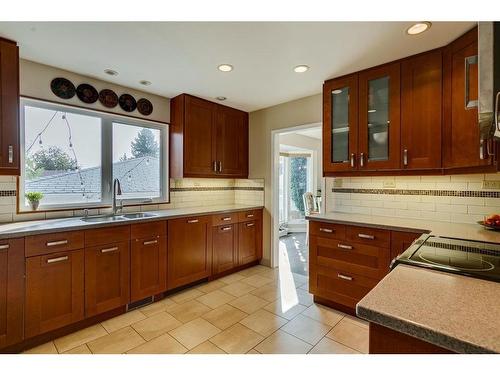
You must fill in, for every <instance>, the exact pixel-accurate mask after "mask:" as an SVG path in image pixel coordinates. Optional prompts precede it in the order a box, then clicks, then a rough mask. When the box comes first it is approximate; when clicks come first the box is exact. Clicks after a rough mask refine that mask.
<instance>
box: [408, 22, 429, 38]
mask: <svg viewBox="0 0 500 375" xmlns="http://www.w3.org/2000/svg"><path fill="white" fill-rule="evenodd" d="M431 26H432V24H431V23H430V22H428V21H424V22H417V23H415V24H413V25H411V26H410V27H409V28H408V29H407V30H406V33H407V34H408V35H417V34H421V33H423V32H424V31H427V30H429V29H430V27H431Z"/></svg>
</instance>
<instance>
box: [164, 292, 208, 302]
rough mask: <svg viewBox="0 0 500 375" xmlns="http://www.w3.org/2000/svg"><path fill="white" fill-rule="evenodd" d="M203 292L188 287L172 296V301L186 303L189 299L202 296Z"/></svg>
mask: <svg viewBox="0 0 500 375" xmlns="http://www.w3.org/2000/svg"><path fill="white" fill-rule="evenodd" d="M203 294H205V293H203V292H201V291H199V290H197V289H187V290H183V291H182V292H179V293H176V294H174V295H172V296H171V297H170V299H171V300H172V301H174V302H175V303H184V302H187V301H191V300H192V299H195V298H198V297H200V296H202V295H203Z"/></svg>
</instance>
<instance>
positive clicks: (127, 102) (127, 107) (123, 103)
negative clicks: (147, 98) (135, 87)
mask: <svg viewBox="0 0 500 375" xmlns="http://www.w3.org/2000/svg"><path fill="white" fill-rule="evenodd" d="M118 103H119V104H120V107H121V109H123V110H124V111H125V112H133V111H134V110H135V109H136V107H137V103H136V101H135V99H134V97H133V96H132V95H130V94H123V95H121V96H120V99H118Z"/></svg>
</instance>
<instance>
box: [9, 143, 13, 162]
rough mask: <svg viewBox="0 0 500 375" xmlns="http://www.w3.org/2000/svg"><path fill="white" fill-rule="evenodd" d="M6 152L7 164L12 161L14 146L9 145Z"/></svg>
mask: <svg viewBox="0 0 500 375" xmlns="http://www.w3.org/2000/svg"><path fill="white" fill-rule="evenodd" d="M8 154H9V164H12V163H13V162H14V146H12V145H9V150H8Z"/></svg>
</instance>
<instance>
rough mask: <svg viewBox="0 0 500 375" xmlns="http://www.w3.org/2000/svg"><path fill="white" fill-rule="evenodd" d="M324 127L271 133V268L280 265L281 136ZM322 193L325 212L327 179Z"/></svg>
mask: <svg viewBox="0 0 500 375" xmlns="http://www.w3.org/2000/svg"><path fill="white" fill-rule="evenodd" d="M318 126H322V123H321V122H315V123H312V124H305V125H298V126H292V127H289V128H283V129H277V130H272V131H271V156H272V158H271V193H272V197H271V214H272V217H271V222H272V228H271V267H278V265H279V251H278V250H279V165H280V159H279V157H280V145H279V135H280V134H282V133H290V132H293V131H295V130H304V129H309V128H316V127H318ZM320 158H322V155H318V157H317V162H318V161H319V160H320ZM321 185H322V186H321V193H322V195H323V199H321V211H322V212H324V208H325V206H324V205H325V199H324V195H325V178H323V179H322V182H321Z"/></svg>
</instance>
